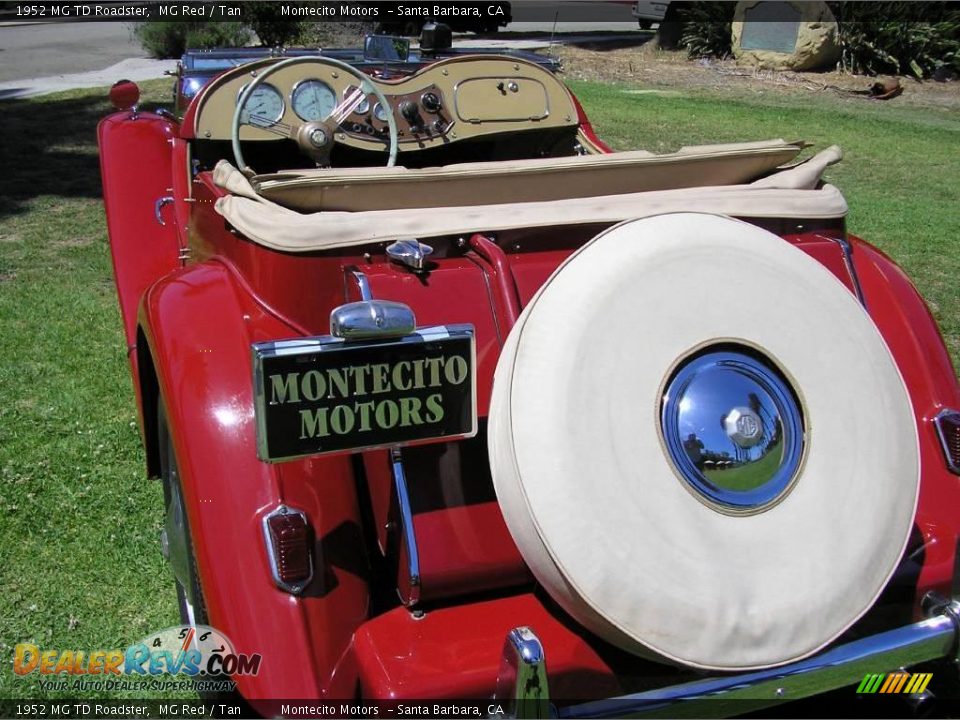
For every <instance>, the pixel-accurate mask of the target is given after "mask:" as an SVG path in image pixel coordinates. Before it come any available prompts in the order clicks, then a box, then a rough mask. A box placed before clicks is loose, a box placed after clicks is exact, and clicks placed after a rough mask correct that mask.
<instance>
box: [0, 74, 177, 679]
mask: <svg viewBox="0 0 960 720" xmlns="http://www.w3.org/2000/svg"><path fill="white" fill-rule="evenodd" d="M167 87H168V83H167V82H164V81H161V82H160V83H159V84H156V83H155V84H150V85H148V87H147V88H146V89H147V91H148V92H147V93H146V97H147V98H156V99H159V98H160V97H161V96H160V95H158V94H157V93H158V92H161V88H162V93H163V95H162V97H163V98H164V99H165V96H166V94H167ZM105 98H106V91H105V90H103V89H100V90H95V91H76V92H71V93H64V94H58V95H52V96H49V97H45V98H42V99H37V100H29V101H14V102H4V103H0V108H2V110H3V116H4V120H3V124H4V129H5V131H6V134H5V137H6V138H7V141H6V142H4V143H3V145H2V146H0V167H2V168H3V173H2V174H0V319H2V320H0V322H2V326H0V327H2V331H0V358H2V360H0V512H2V513H3V521H2V523H0V587H2V588H3V593H0V660H2V665H0V667H2V670H0V698H2V697H14V698H29V697H34V698H36V697H57V696H60V697H75V696H76V695H77V693H75V692H65V693H50V692H45V691H42V690H40V688H39V685H38V684H37V680H36V674H33V675H30V676H27V679H21V678H17V677H15V676H14V675H13V672H12V658H13V648H14V646H15V645H16V644H17V643H19V642H32V643H34V644H36V645H38V646H40V647H42V648H59V649H76V650H86V651H89V650H94V649H114V648H125V647H127V646H128V645H130V644H131V643H132V642H135V641H136V640H139V639H140V638H142V637H143V636H144V635H146V634H147V633H149V632H151V631H153V630H157V629H161V628H164V627H168V626H171V625H175V624H178V616H177V611H176V605H175V599H174V594H173V592H172V575H171V573H170V571H169V570H168V569H167V568H166V567H165V565H164V563H163V561H162V558H161V556H160V553H159V552H158V547H159V545H158V542H157V538H158V534H159V532H160V526H161V516H162V507H163V496H162V491H161V487H160V485H159V483H157V482H154V481H148V480H146V479H144V470H143V468H144V459H143V453H142V451H141V449H140V444H139V436H138V431H137V428H136V415H135V409H134V405H133V395H132V386H131V382H130V379H129V372H128V369H127V361H126V355H125V351H124V345H125V343H124V340H123V334H122V331H121V326H120V315H119V310H118V306H117V301H116V296H115V293H114V288H113V279H112V272H111V268H110V260H109V250H108V247H107V235H106V228H105V222H104V216H103V204H102V202H101V200H100V187H99V185H100V177H99V167H98V159H97V148H96V135H95V128H96V122H97V121H98V120H99V118H101V117H103V116H104V115H105V114H107V112H108V110H109V105H108V104H107V102H106V100H105ZM13 138H16V140H15V141H13V142H11V141H10V140H12V139H13ZM135 694H137V693H134V695H135ZM99 695H101V696H103V697H107V696H117V694H116V693H99ZM128 695H130V694H129V693H128Z"/></svg>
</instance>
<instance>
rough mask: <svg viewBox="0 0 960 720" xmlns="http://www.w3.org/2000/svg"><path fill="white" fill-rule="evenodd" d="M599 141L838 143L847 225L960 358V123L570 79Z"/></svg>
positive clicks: (937, 114) (873, 106) (875, 109)
mask: <svg viewBox="0 0 960 720" xmlns="http://www.w3.org/2000/svg"><path fill="white" fill-rule="evenodd" d="M570 85H571V87H572V89H573V91H574V92H575V93H576V94H577V96H578V97H579V98H580V99H581V101H582V102H583V104H584V106H585V108H586V110H587V114H588V115H589V116H590V119H591V121H592V122H593V125H594V127H595V129H596V130H597V131H598V133H599V135H600V137H602V138H604V139H605V140H606V141H607V142H608V143H610V144H611V145H612V146H613V147H614V148H616V149H619V150H626V149H631V148H637V147H644V148H647V149H650V150H655V151H658V152H667V151H670V150H674V149H677V148H679V147H681V146H682V145H695V144H703V143H719V142H739V141H745V140H758V139H766V138H775V137H782V138H784V139H786V140H797V139H802V140H806V141H807V142H811V143H814V145H815V148H814V149H822V148H824V147H827V146H828V145H840V146H841V147H842V148H843V150H844V160H843V161H842V162H841V163H840V164H838V165H835V166H833V167H831V168H829V169H828V170H827V173H826V179H827V181H828V182H831V183H833V184H834V185H837V186H838V187H839V188H840V189H841V190H843V192H844V195H845V196H846V197H847V202H848V203H849V205H850V214H849V217H848V223H847V227H848V229H849V230H850V231H851V232H852V233H854V234H856V235H858V236H860V237H862V238H865V239H867V240H868V241H870V242H871V243H873V244H874V245H876V246H877V247H879V248H880V249H881V250H883V251H884V252H886V253H887V254H888V255H890V256H891V257H893V258H894V260H896V261H897V262H898V263H899V264H900V265H901V266H902V267H903V269H904V270H906V272H907V274H908V275H909V276H910V277H911V278H912V279H913V281H914V283H915V284H916V285H917V287H918V289H919V290H920V293H921V294H922V295H923V296H924V298H925V299H926V301H927V304H928V305H929V306H930V309H931V310H932V311H933V315H934V317H935V318H936V320H937V323H938V324H939V326H940V329H941V331H942V332H943V335H944V338H945V340H946V342H947V347H948V349H949V350H950V353H951V356H952V358H953V362H954V367H957V366H958V360H960V292H958V289H957V278H960V244H958V243H960V212H958V207H960V117H958V116H957V114H956V113H949V112H944V111H942V110H936V109H915V108H914V109H911V108H901V107H891V106H888V105H883V104H882V103H871V102H868V101H864V100H859V101H857V102H856V103H843V102H839V101H831V100H830V99H827V98H823V97H814V96H811V97H806V98H803V99H802V100H801V99H798V98H794V97H787V96H776V95H765V96H763V97H761V98H757V97H755V96H748V95H746V94H744V93H736V94H734V95H733V96H732V97H731V96H730V95H726V96H724V95H720V94H718V93H711V92H702V91H701V92H696V93H694V92H691V93H690V94H679V95H673V94H672V93H671V94H670V95H666V96H664V95H660V94H648V93H642V94H636V93H634V92H631V90H633V88H629V87H626V86H616V85H614V86H610V85H600V84H597V83H588V82H572V83H570Z"/></svg>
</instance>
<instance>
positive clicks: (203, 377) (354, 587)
mask: <svg viewBox="0 0 960 720" xmlns="http://www.w3.org/2000/svg"><path fill="white" fill-rule="evenodd" d="M198 308H203V310H202V311H199V312H198ZM140 326H141V328H142V331H143V335H144V339H145V342H146V343H147V344H148V347H149V352H150V357H151V358H152V359H153V364H154V368H155V371H156V377H157V380H158V385H159V389H160V393H161V396H162V397H163V398H164V402H165V406H166V411H167V415H168V418H169V423H170V428H171V434H172V438H173V443H174V447H175V449H176V452H177V457H178V461H179V464H180V474H181V482H182V485H183V494H184V498H185V503H186V507H187V508H188V519H189V523H190V528H191V532H192V534H193V538H194V553H195V556H196V561H197V566H198V571H199V575H200V578H201V583H202V587H203V592H204V596H205V599H206V604H207V611H208V613H209V619H210V622H211V623H212V624H213V625H215V626H216V627H218V628H220V629H222V630H223V632H225V633H226V634H227V636H228V637H230V638H231V639H232V640H233V642H234V644H235V646H236V648H237V650H238V651H240V652H260V653H264V654H265V655H267V656H268V657H269V660H267V661H265V662H264V664H263V667H262V669H261V671H260V673H259V674H258V675H256V676H238V678H237V680H238V682H239V690H240V692H241V693H243V694H244V696H246V697H250V698H259V697H322V696H323V695H325V694H326V693H332V694H333V695H334V696H335V697H343V696H344V695H345V694H346V695H349V694H351V692H352V686H353V682H352V680H351V679H350V678H349V677H346V678H340V677H334V675H335V673H334V672H333V670H334V669H335V668H336V667H337V666H338V665H339V664H340V660H341V657H342V656H343V655H344V653H345V652H346V650H347V648H348V647H349V643H350V638H351V636H352V632H353V628H354V627H355V626H356V625H358V624H359V623H360V622H361V621H362V620H364V619H365V618H366V615H367V583H366V579H365V576H366V573H367V568H366V565H365V560H364V557H363V555H362V553H360V550H361V548H362V543H360V542H351V540H354V541H356V540H358V538H359V522H360V520H359V512H358V507H357V503H356V495H355V492H354V490H353V473H352V470H351V468H350V460H349V458H348V457H347V456H339V457H334V458H322V459H320V458H317V459H308V460H303V461H299V462H293V463H287V464H284V465H282V466H279V465H269V464H266V463H262V462H260V461H259V460H258V459H257V456H256V450H255V448H256V441H255V429H254V425H253V398H252V386H251V382H250V378H251V369H250V343H251V342H255V341H258V340H264V339H267V338H276V337H285V336H290V335H292V334H294V331H292V330H291V329H290V328H289V327H288V326H286V325H284V324H283V323H282V322H281V321H279V320H278V319H277V318H276V317H274V316H273V315H271V314H270V313H269V312H267V311H265V310H264V309H263V308H262V307H261V306H259V305H258V304H257V303H256V302H255V300H254V299H253V298H251V297H250V296H249V295H248V294H247V293H245V292H244V290H243V289H242V287H241V286H240V284H239V283H238V282H237V280H236V275H235V273H234V272H233V271H232V270H231V269H230V268H229V267H228V266H227V265H226V264H224V263H222V262H218V261H209V262H205V263H200V264H196V265H192V266H190V267H189V268H186V269H183V270H178V271H176V272H174V273H171V274H169V275H167V276H166V277H164V278H162V279H161V280H159V281H158V282H156V283H155V284H154V285H153V286H152V287H151V288H150V289H149V290H148V292H147V293H146V295H145V296H144V299H143V304H142V306H141V311H140ZM281 502H283V503H287V504H289V505H292V506H294V507H298V508H301V509H303V510H304V511H305V512H306V513H308V515H309V516H310V519H311V523H312V525H313V528H314V530H315V533H316V542H317V549H316V557H317V560H318V564H320V566H321V567H320V570H319V571H318V573H317V577H316V579H315V581H314V583H313V584H312V585H311V587H310V588H309V589H308V591H307V592H306V593H305V594H304V595H303V596H301V597H294V596H292V595H290V594H288V593H285V592H283V591H281V590H279V589H278V588H277V587H276V586H275V585H274V583H273V581H272V580H271V577H270V569H269V565H268V562H267V557H266V551H265V547H264V543H263V532H262V529H261V519H262V515H263V513H264V511H265V510H266V509H267V508H272V507H274V506H276V505H277V504H279V503H281ZM353 550H355V552H354V551H353ZM278 628H282V629H283V632H278ZM338 680H340V681H342V682H344V683H345V684H343V685H342V686H339V685H337V681H338Z"/></svg>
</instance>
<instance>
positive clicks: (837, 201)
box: [214, 146, 847, 252]
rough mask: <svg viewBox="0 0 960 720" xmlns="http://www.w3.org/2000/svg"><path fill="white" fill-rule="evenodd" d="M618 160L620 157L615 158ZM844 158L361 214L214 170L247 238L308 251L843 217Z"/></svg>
mask: <svg viewBox="0 0 960 720" xmlns="http://www.w3.org/2000/svg"><path fill="white" fill-rule="evenodd" d="M612 157H613V158H616V154H614V155H613V156H612ZM653 157H658V156H653ZM841 157H842V153H841V151H840V148H839V147H836V146H832V147H829V148H827V149H826V150H823V151H822V152H820V153H818V154H817V155H815V156H813V157H811V158H810V159H808V160H807V161H806V162H803V163H800V164H798V165H795V166H793V167H790V168H787V169H784V170H781V171H780V172H777V173H774V174H772V175H768V176H766V177H764V178H761V179H760V180H756V181H754V182H752V183H749V184H741V185H711V186H707V187H684V188H679V189H663V190H651V191H646V192H630V193H619V194H602V195H592V196H588V197H574V198H565V199H559V200H547V201H533V202H507V203H491V204H483V205H458V206H449V207H432V208H429V209H427V208H424V207H416V206H415V207H406V208H399V209H388V210H365V211H355V212H351V211H340V210H332V211H331V210H327V211H320V212H312V213H300V212H297V211H296V210H291V209H289V208H286V207H283V206H281V205H278V204H277V203H275V202H273V201H271V200H268V199H266V198H265V197H263V196H262V195H261V194H259V193H258V192H257V190H256V189H254V186H253V185H252V184H251V182H250V181H249V180H248V179H247V178H246V177H245V176H244V175H243V174H242V173H240V172H239V171H238V170H237V169H236V168H234V167H233V166H232V165H230V164H229V163H227V162H226V161H221V162H220V163H219V164H218V165H217V167H216V168H215V170H214V182H215V183H216V184H217V185H218V186H219V187H221V188H224V189H225V190H227V191H228V192H229V193H230V195H228V196H225V197H222V198H220V199H219V200H218V201H217V203H216V209H217V211H218V212H219V213H220V214H221V215H223V217H224V218H225V219H226V220H227V222H229V223H230V224H231V225H232V226H233V227H235V228H236V229H237V230H238V231H239V232H240V233H241V234H243V235H244V236H245V237H247V238H249V239H250V240H252V241H253V242H256V243H259V244H261V245H264V246H266V247H269V248H273V249H276V250H282V251H286V252H310V251H316V250H328V249H334V248H343V247H350V246H356V245H366V244H369V243H375V242H381V241H389V240H397V239H402V238H428V237H439V236H444V235H460V234H468V233H473V232H497V231H503V230H508V229H511V228H534V227H548V226H554V225H576V224H589V223H605V222H610V223H615V222H620V221H622V220H627V219H630V218H638V217H645V216H650V215H658V214H662V213H668V212H683V211H695V212H703V213H713V214H720V215H730V216H733V217H741V218H794V219H813V218H839V217H843V216H845V215H846V212H847V204H846V201H845V200H844V198H843V196H842V195H841V194H840V191H839V190H837V188H835V187H833V186H832V185H822V186H821V183H820V177H821V175H822V173H823V170H824V169H825V168H826V167H827V166H828V165H831V164H833V163H835V162H837V161H839V160H840V158H841ZM325 172H331V171H325ZM334 172H335V171H334ZM342 172H343V173H344V174H349V173H355V172H356V171H355V170H345V171H342ZM414 185H416V183H414Z"/></svg>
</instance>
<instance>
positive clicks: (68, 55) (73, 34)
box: [0, 22, 146, 83]
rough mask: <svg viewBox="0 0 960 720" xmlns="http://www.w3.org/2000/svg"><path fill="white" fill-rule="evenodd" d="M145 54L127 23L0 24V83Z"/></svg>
mask: <svg viewBox="0 0 960 720" xmlns="http://www.w3.org/2000/svg"><path fill="white" fill-rule="evenodd" d="M142 57H146V53H144V52H143V49H142V48H141V47H140V43H139V42H137V40H136V39H135V38H134V37H133V33H132V32H131V29H130V26H129V25H127V23H116V22H113V23H106V22H104V23H81V22H72V23H71V22H65V23H43V24H36V25H21V24H17V25H6V26H3V27H0V82H3V83H7V82H10V81H13V80H20V79H24V78H41V77H50V76H53V75H64V74H66V73H80V72H87V71H90V70H103V69H104V68H106V67H109V66H110V65H113V64H114V63H117V62H120V61H121V60H126V59H128V58H142Z"/></svg>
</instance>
